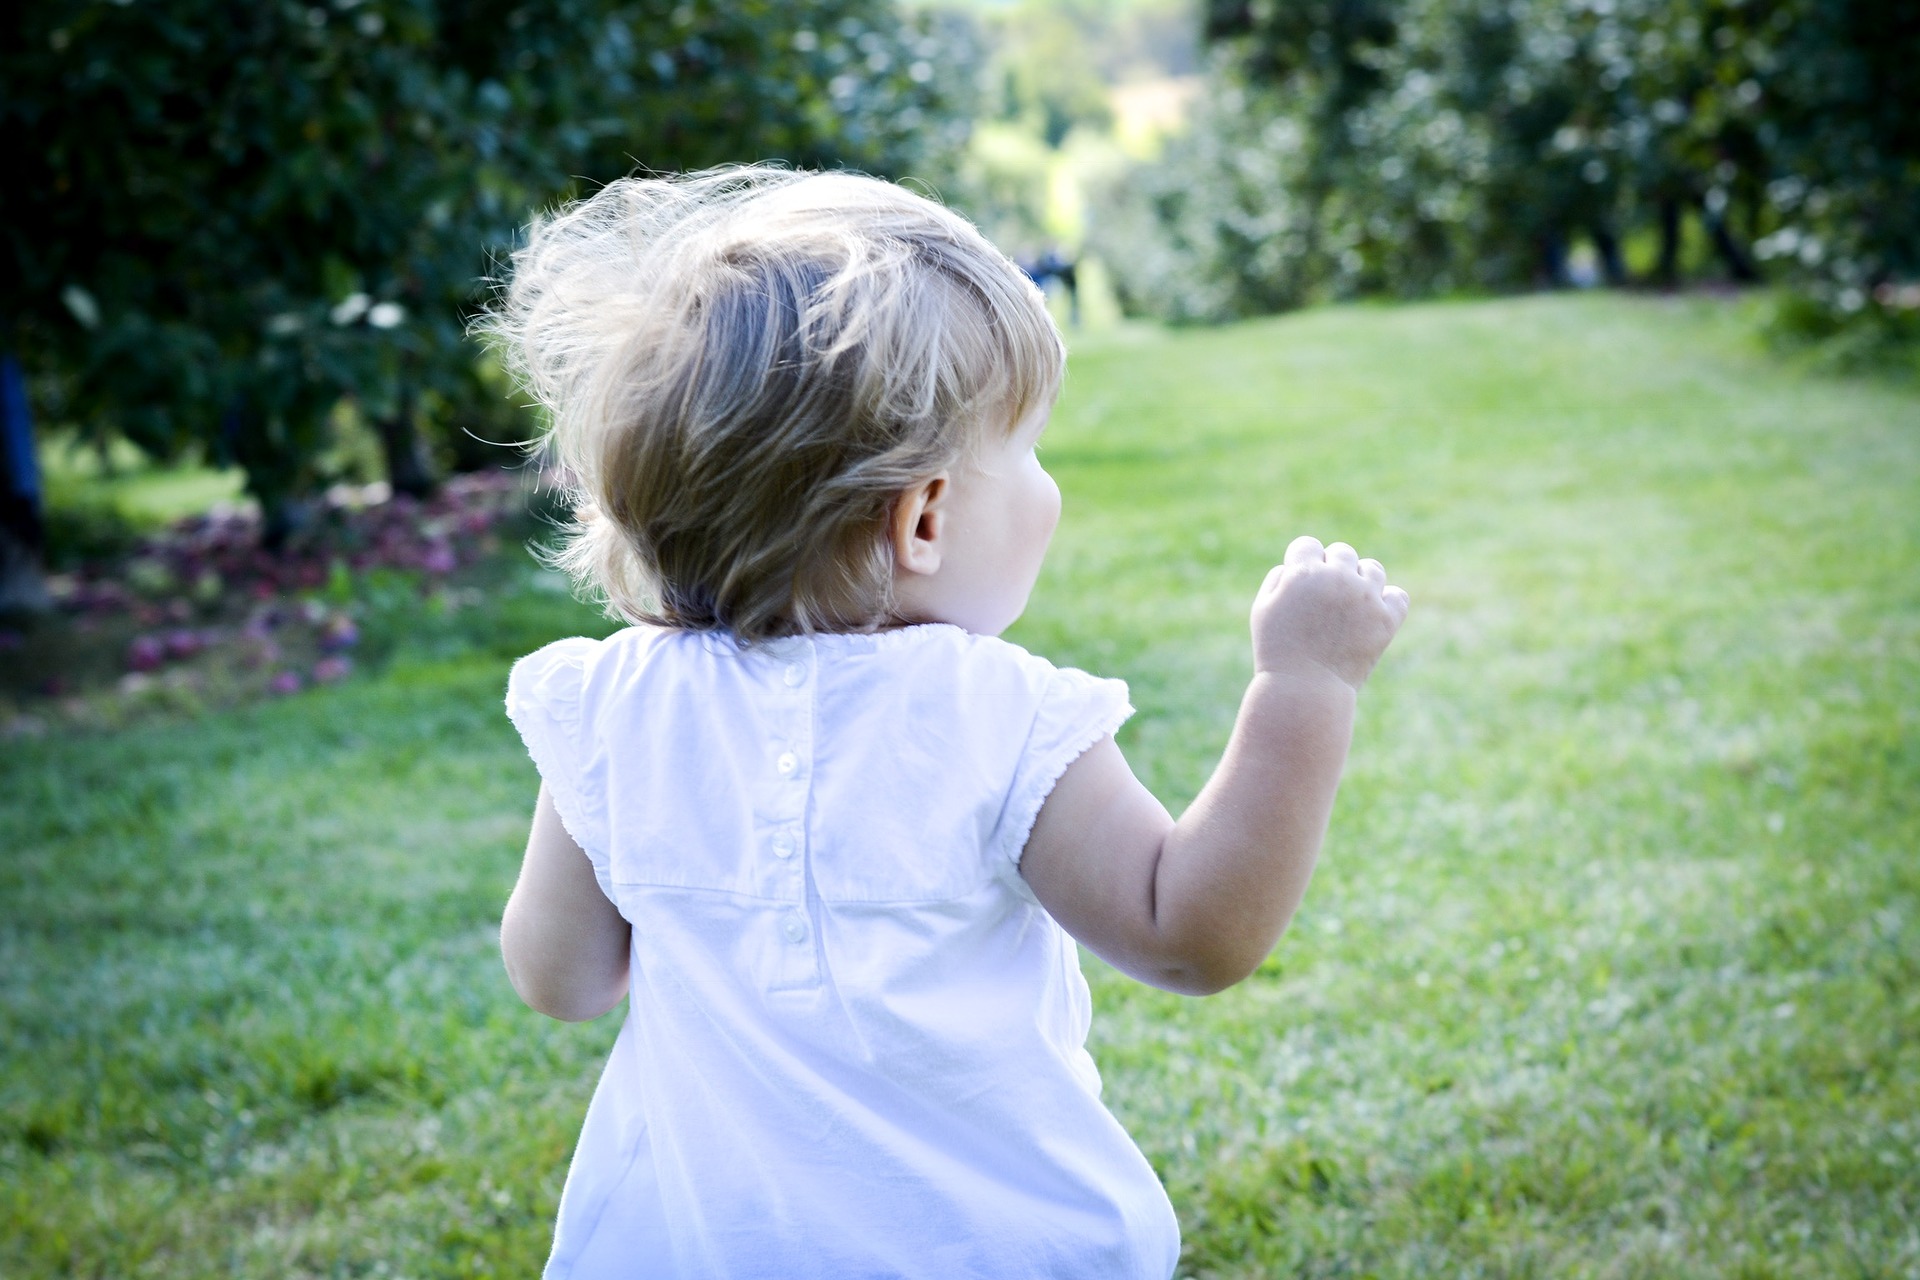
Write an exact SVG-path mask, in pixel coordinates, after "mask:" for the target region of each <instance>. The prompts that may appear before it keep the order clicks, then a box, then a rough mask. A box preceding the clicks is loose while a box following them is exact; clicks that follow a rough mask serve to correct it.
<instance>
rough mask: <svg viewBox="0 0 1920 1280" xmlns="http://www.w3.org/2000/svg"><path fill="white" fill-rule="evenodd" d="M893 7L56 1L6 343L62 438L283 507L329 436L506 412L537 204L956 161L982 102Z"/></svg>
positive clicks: (45, 34) (307, 487)
mask: <svg viewBox="0 0 1920 1280" xmlns="http://www.w3.org/2000/svg"><path fill="white" fill-rule="evenodd" d="M939 21H940V20H939V19H938V18H937V16H935V15H931V14H916V15H911V16H903V15H902V14H900V13H898V12H897V11H896V10H895V9H894V8H893V6H892V5H891V4H889V3H886V0H814V2H812V3H808V4H804V5H784V4H783V5H776V4H773V3H771V2H770V0H758V2H756V3H744V4H736V3H726V4H722V3H718V2H717V0H701V2H698V3H691V4H683V3H678V2H677V0H676V2H675V3H667V2H666V0H644V2H641V3H616V2H614V0H532V2H527V3H513V2H509V0H334V3H332V4H317V5H307V4H299V3H288V2H287V0H270V2H267V3H257V4H256V3H235V2H234V0H177V2H176V3H170V4H165V5H157V4H137V5H126V4H121V5H107V4H93V3H78V2H77V0H69V2H66V3H60V2H57V0H40V2H38V3H34V4H30V5H27V6H25V7H23V8H21V9H20V10H19V12H18V13H16V14H15V15H14V17H12V18H11V19H9V22H10V23H11V25H13V27H14V28H15V30H14V31H12V32H10V33H9V37H8V40H7V42H6V45H5V48H6V53H5V54H4V55H0V86H4V87H3V88H0V128H4V129H5V130H6V132H7V134H8V136H9V137H11V138H12V139H13V140H14V142H15V146H16V149H17V150H18V152H19V153H20V155H21V157H22V160H23V163H24V170H23V171H22V172H19V173H16V174H15V180H14V181H12V182H9V183H8V184H7V185H6V187H5V191H4V195H0V232H3V233H4V236H5V239H6V242H7V250H8V252H9V255H10V260H11V268H10V270H9V272H8V273H7V279H6V282H5V284H4V285H3V286H0V316H4V320H5V324H6V326H7V330H6V332H5V334H4V335H0V337H3V338H4V342H5V343H6V344H7V345H11V346H14V347H17V348H18V349H20V350H21V351H22V353H23V354H24V356H25V357H26V358H27V359H28V360H29V361H30V362H31V365H32V367H33V369H34V371H35V373H36V374H37V375H38V376H37V386H38V387H39V388H40V389H41V391H42V393H43V396H42V414H43V416H47V417H51V418H53V419H55V420H61V421H70V422H73V423H75V424H77V425H78V426H79V427H80V428H81V429H82V430H83V431H86V432H89V433H95V434H104V433H110V432H118V433H123V434H124V435H126V436H127V437H128V438H130V439H132V440H134V441H135V442H136V443H138V444H139V445H140V446H142V447H143V448H145V449H147V450H149V451H150V452H152V453H154V454H156V455H158V456H172V455H174V454H177V453H179V452H181V451H182V450H184V449H186V448H187V447H188V446H189V445H192V444H198V445H200V446H202V447H203V448H204V450H205V452H206V454H207V456H208V457H209V458H210V459H212V460H214V461H217V462H220V463H231V464H237V465H239V466H241V467H244V468H245V470H246V472H247V475H248V477H249V484H250V486H251V488H252V489H253V491H254V492H255V494H256V495H257V496H258V497H260V498H261V499H262V500H263V502H265V503H266V504H267V505H268V506H269V507H270V508H272V507H274V506H275V505H276V504H279V503H282V502H284V501H285V500H287V499H290V498H293V497H296V496H298V495H301V494H304V493H308V492H311V491H312V490H313V488H314V487H315V486H316V485H317V484H318V483H319V482H320V481H321V480H322V479H323V477H322V476H321V475H320V474H319V470H320V463H319V459H320V458H321V456H322V452H323V447H324V442H325V437H326V434H327V420H328V414H329V413H330V411H331V410H332V408H333V406H334V405H335V403H336V402H338V401H339V400H340V399H341V398H342V397H343V396H344V397H350V398H352V399H353V400H355V401H357V402H358V404H359V405H360V407H361V410H362V412H363V413H364V414H365V415H366V417H367V418H369V419H371V420H373V421H376V422H380V421H388V420H393V419H396V418H403V417H408V416H410V415H412V414H414V413H417V412H419V411H420V409H421V407H422V406H423V405H425V406H426V407H427V408H429V409H431V408H432V407H433V406H435V405H437V406H440V409H441V416H443V417H444V416H446V413H447V409H448V407H449V406H452V407H458V406H463V405H470V404H473V403H476V402H479V401H484V400H487V399H490V398H492V396H493V394H494V393H492V392H491V391H489V390H488V389H487V387H486V386H485V384H484V381H483V379H482V377H481V376H480V373H479V372H478V370H477V368H476V359H475V352H474V351H473V349H472V348H471V346H470V345H469V343H468V342H467V340H466V337H465V333H464V326H465V323H466V321H467V318H468V316H469V314H470V311H471V309H472V307H473V305H474V303H475V302H476V300H477V296H478V289H479V287H480V283H479V282H480V280H481V277H482V276H483V275H484V274H485V273H486V272H487V270H488V268H489V264H490V260H491V259H492V258H494V257H497V256H498V255H499V254H501V253H503V252H505V251H506V249H507V248H508V247H509V246H510V245H511V244H512V241H513V237H514V235H515V234H516V231H517V228H518V227H519V225H520V224H521V223H522V222H523V221H524V220H525V219H526V217H527V216H528V214H529V212H530V210H532V209H533V208H534V207H535V206H537V205H540V204H543V203H546V202H550V201H553V200H557V199H560V198H563V197H565V196H567V195H569V194H572V193H574V192H576V191H578V190H579V189H580V186H581V184H583V183H586V184H592V183H596V182H603V181H606V180H608V179H610V178H613V177H615V176H618V175H620V174H622V173H625V172H627V171H628V170H630V169H631V168H633V167H634V166H636V165H639V166H644V167H650V168H654V169H659V170H674V169H683V168H694V167H702V166H706V165H711V164H715V163H719V162H723V161H742V160H755V159H763V158H781V159H786V160H790V161H792V162H794V163H796V164H801V165H834V164H849V165H855V166H860V167H865V168H870V169H873V170H877V171H880V172H900V171H902V170H904V169H907V168H910V167H915V166H920V165H927V164H931V165H936V166H937V165H938V164H939V163H940V157H941V155H942V154H943V153H944V152H945V151H948V150H951V149H952V148H953V147H954V146H955V145H956V144H957V142H958V140H959V131H960V130H963V129H964V121H963V120H962V119H961V118H960V114H959V112H957V111H956V106H957V105H958V103H957V100H956V99H955V97H954V94H955V93H964V91H965V88H966V83H967V82H966V79H965V75H964V71H963V69H957V68H956V67H955V65H954V64H953V62H951V61H950V60H949V59H948V57H947V56H946V55H947V53H948V50H947V49H946V48H945V45H944V44H943V43H942V41H941V39H940V30H939Z"/></svg>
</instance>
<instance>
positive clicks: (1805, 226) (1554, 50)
mask: <svg viewBox="0 0 1920 1280" xmlns="http://www.w3.org/2000/svg"><path fill="white" fill-rule="evenodd" d="M1207 31H1208V35H1209V37H1210V38H1211V39H1213V40H1214V41H1215V42H1216V45H1217V47H1218V49H1219V50H1220V51H1221V52H1222V54H1223V70H1222V71H1221V73H1220V74H1219V76H1218V77H1217V80H1216V84H1215V86H1214V90H1213V101H1214V102H1215V104H1216V106H1215V108H1214V109H1213V110H1211V111H1209V112H1207V113H1204V114H1203V116H1202V120H1201V125H1200V129H1201V130H1202V131H1206V136H1204V137H1202V136H1196V137H1194V138H1193V139H1192V140H1191V141H1190V142H1189V144H1188V146H1187V147H1186V149H1185V152H1184V154H1177V155H1175V156H1173V157H1172V158H1171V159H1170V160H1169V161H1168V162H1166V163H1165V164H1164V165H1162V166H1161V167H1160V170H1159V171H1157V172H1156V171H1154V170H1148V171H1145V172H1142V173H1138V174H1136V175H1134V177H1133V178H1132V180H1131V183H1130V186H1131V188H1132V189H1133V195H1132V198H1131V199H1128V198H1126V197H1127V195H1128V193H1127V192H1121V193H1119V194H1120V195H1121V196H1122V198H1121V199H1120V200H1118V201H1117V202H1115V203H1114V204H1112V205H1109V206H1108V208H1109V220H1108V221H1109V228H1110V229H1111V228H1118V229H1119V230H1118V232H1117V240H1118V243H1114V242H1112V239H1113V237H1114V232H1113V231H1112V230H1109V232H1108V233H1107V236H1108V238H1109V239H1110V243H1109V244H1108V246H1107V256H1108V257H1109V259H1110V260H1111V261H1114V262H1115V264H1116V266H1117V267H1118V268H1119V273H1120V275H1121V281H1122V284H1123V285H1124V286H1127V287H1130V288H1132V289H1133V290H1134V292H1135V294H1136V295H1138V296H1140V297H1142V298H1152V299H1157V301H1155V302H1153V303H1150V305H1155V306H1158V307H1159V309H1160V310H1161V311H1162V312H1163V313H1166V314H1184V315H1188V316H1193V315H1199V314H1211V315H1214V316H1221V315H1231V314H1242V313H1244V312H1245V311H1247V310H1257V309H1263V308H1265V307H1269V306H1276V305H1279V306H1285V305H1298V304H1299V303H1301V302H1305V301H1308V300H1310V299H1312V298H1315V297H1322V296H1329V295H1333V296H1339V295H1350V294H1358V293H1376V292H1388V293H1400V294H1415V293H1424V292H1430V291H1433V290H1436V289H1448V288H1459V287H1463V286H1466V287H1483V288H1484V287H1492V288H1512V287H1519V286H1524V285H1527V284H1529V283H1536V284H1539V283H1544V284H1561V283H1565V282H1566V281H1567V279H1568V270H1567V263H1568V255H1567V249H1568V245H1569V243H1570V241H1571V240H1572V239H1573V238H1574V237H1575V236H1584V237H1585V238H1587V239H1588V240H1589V241H1590V242H1591V243H1592V245H1593V246H1594V248H1595V249H1596V250H1597V256H1598V258H1599V261H1600V265H1601V269H1602V274H1603V276H1604V278H1605V279H1606V280H1607V281H1608V282H1609V283H1616V284H1617V283H1623V282H1625V281H1626V279H1627V275H1628V271H1627V262H1626V254H1625V252H1624V247H1623V246H1624V242H1625V241H1626V239H1627V238H1628V236H1629V235H1630V234H1632V233H1634V232H1636V231H1651V232H1652V235H1653V237H1654V239H1655V241H1656V242H1657V245H1658V248H1657V251H1656V254H1655V260H1654V264H1653V271H1652V275H1653V277H1654V278H1655V279H1657V280H1659V281H1661V282H1663V283H1667V284H1672V283H1675V282H1677V280H1678V277H1679V274H1680V269H1681V263H1680V252H1679V251H1680V245H1681V230H1682V226H1683V223H1684V220H1685V219H1686V218H1687V217H1689V216H1694V217H1697V218H1698V219H1699V221H1700V224H1701V226H1702V228H1703V229H1704V230H1705V232H1706V235H1707V238H1708V240H1709V242H1710V243H1711V245H1712V246H1713V249H1714V252H1715V254H1716V256H1717V257H1718V259H1719V261H1720V264H1721V268H1722V270H1723V271H1724V272H1725V274H1726V276H1727V277H1728V278H1730V279H1733V280H1735V281H1743V282H1744V281H1750V280H1755V279H1759V278H1760V277H1761V275H1762V274H1763V268H1764V266H1765V264H1767V263H1769V262H1771V263H1772V264H1774V265H1773V266H1772V268H1771V270H1772V273H1773V274H1774V276H1775V277H1776V278H1783V279H1786V280H1789V281H1792V282H1796V283H1797V284H1798V285H1799V287H1801V288H1803V289H1804V290H1806V291H1807V292H1808V293H1809V295H1810V296H1811V297H1813V298H1815V299H1816V300H1819V301H1821V304H1822V305H1824V306H1826V307H1827V308H1828V310H1829V311H1830V312H1832V313H1834V314H1842V313H1847V312H1867V313H1872V312H1874V311H1875V309H1876V308H1878V309H1882V310H1884V308H1885V307H1887V306H1894V305H1897V306H1900V307H1907V305H1908V304H1907V302H1905V301H1898V300H1903V299H1912V298H1914V297H1915V296H1917V295H1920V290H1915V291H1912V292H1909V291H1908V290H1906V289H1904V288H1895V287H1894V286H1895V285H1896V284H1897V283H1898V282H1900V281H1911V280H1912V279H1913V278H1914V276H1915V274H1916V273H1920V123H1917V122H1920V77H1915V76H1913V75H1912V74H1911V68H1912V67H1913V66H1914V65H1915V63H1916V62H1917V61H1920V5H1915V4H1914V3H1913V0H1574V2H1573V3H1566V2H1564V0H1303V2H1302V3H1297V4H1281V5H1253V4H1248V3H1244V2H1242V0H1215V2H1214V3H1213V4H1211V5H1210V7H1209V8H1208V10H1207ZM1229 104H1230V105H1229ZM1261 173H1266V174H1269V175H1271V178H1272V181H1271V182H1268V183H1266V184H1265V185H1264V186H1263V185H1262V184H1261V183H1260V182H1257V181H1255V182H1250V181H1249V180H1248V178H1249V175H1258V174H1261ZM1245 228H1252V229H1254V230H1255V231H1256V232H1258V233H1260V234H1261V235H1262V236H1264V237H1266V238H1264V239H1260V240H1258V241H1250V240H1246V239H1245V238H1244V236H1243V234H1242V232H1243V229H1245ZM1143 229H1157V232H1158V234H1159V237H1160V239H1161V240H1162V241H1164V242H1167V243H1171V244H1174V245H1177V246H1183V248H1181V249H1180V252H1179V254H1177V255H1176V257H1179V258H1184V262H1183V263H1182V264H1180V265H1175V264H1174V263H1173V262H1170V261H1169V260H1168V257H1167V254H1165V253H1164V252H1162V253H1161V254H1159V255H1158V256H1156V255H1155V254H1154V253H1152V252H1148V251H1146V250H1145V249H1144V248H1142V247H1141V245H1140V243H1139V241H1140V239H1141V236H1142V235H1143V234H1151V231H1143ZM1276 245H1279V246H1281V251H1280V252H1276V251H1275V246H1276ZM1149 274H1151V275H1152V279H1151V280H1148V279H1146V276H1147V275H1149ZM1188 280H1192V281H1195V282H1197V283H1191V284H1188V283H1184V282H1185V281H1188ZM1174 295H1179V296H1178V297H1177V298H1176V297H1175V296H1174ZM1888 299H1893V300H1896V301H1892V302H1889V301H1886V300H1888ZM1908 309H1916V308H1911V307H1909V308H1908Z"/></svg>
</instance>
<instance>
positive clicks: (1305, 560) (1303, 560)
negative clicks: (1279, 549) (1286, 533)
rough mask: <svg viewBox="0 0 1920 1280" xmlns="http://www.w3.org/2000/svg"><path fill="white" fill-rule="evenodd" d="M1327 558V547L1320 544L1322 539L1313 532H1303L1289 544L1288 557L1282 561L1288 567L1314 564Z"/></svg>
mask: <svg viewBox="0 0 1920 1280" xmlns="http://www.w3.org/2000/svg"><path fill="white" fill-rule="evenodd" d="M1326 558H1327V549H1326V548H1325V547H1323V546H1321V545H1320V539H1318V538H1316V537H1313V536H1312V535H1311V534H1305V533H1303V534H1301V535H1300V536H1299V537H1297V538H1295V539H1294V540H1293V541H1292V542H1289V543H1288V544H1287V554H1286V558H1285V559H1283V560H1282V561H1281V562H1280V563H1281V564H1282V565H1283V566H1284V567H1287V568H1297V567H1298V566H1300V565H1305V564H1314V563H1317V562H1319V561H1321V560H1325V559H1326Z"/></svg>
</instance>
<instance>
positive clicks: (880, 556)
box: [482, 166, 1064, 642]
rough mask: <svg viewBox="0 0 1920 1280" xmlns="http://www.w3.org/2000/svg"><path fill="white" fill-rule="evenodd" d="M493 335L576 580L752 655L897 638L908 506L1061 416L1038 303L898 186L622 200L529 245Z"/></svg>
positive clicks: (756, 176)
mask: <svg viewBox="0 0 1920 1280" xmlns="http://www.w3.org/2000/svg"><path fill="white" fill-rule="evenodd" d="M482 329H483V330H484V331H486V332H487V333H489V334H490V335H491V336H493V337H494V338H495V339H496V340H497V341H499V342H500V343H501V345H502V346H503V347H504V350H505V352H506V355H507V358H508V361H509V364H510V366H511V367H512V368H513V369H514V371H515V372H516V373H517V374H518V376H519V377H520V378H521V380H522V382H523V383H524V385H526V386H527V388H528V389H529V390H530V391H531V392H532V393H533V394H534V395H535V396H536V397H537V399H538V401H539V403H540V405H541V406H542V408H543V409H544V410H545V412H546V415H547V419H548V423H549V427H550V430H551V439H552V443H553V445H554V447H555V449H556V451H557V454H558V458H559V460H560V461H561V463H562V464H563V465H564V466H565V467H566V468H567V470H568V471H569V472H570V473H571V475H572V477H573V480H574V483H575V485H576V487H577V492H576V494H575V500H576V521H575V524H574V527H573V528H572V530H571V531H570V533H569V540H568V542H567V543H566V544H565V546H564V548H563V549H562V551H561V552H560V553H559V555H558V557H557V558H558V561H559V563H560V564H561V565H562V566H563V567H564V568H566V569H567V570H568V571H569V572H570V573H572V574H573V575H574V576H575V577H576V579H578V580H581V581H584V582H586V583H587V584H589V585H590V586H591V587H593V588H594V589H596V590H598V591H599V592H602V593H604V595H605V597H606V599H607V601H608V603H609V604H610V605H611V606H612V608H613V609H615V610H616V611H617V612H618V613H620V614H621V615H622V616H624V617H626V618H627V619H629V620H630V621H636V622H656V623H661V624H665V625H668V626H675V627H689V628H699V629H709V628H720V629H725V630H727V631H730V632H732V633H733V634H734V635H735V636H736V637H738V638H739V639H741V640H743V641H747V642H751V641H754V640H758V639H762V638H766V637H770V636H776V635H784V634H791V633H795V632H806V631H836V630H869V629H872V628H875V627H879V626H883V625H885V624H886V623H887V622H888V621H889V620H890V618H891V606H892V601H891V593H890V588H891V583H892V565H891V553H890V551H889V547H888V542H887V539H886V537H885V528H886V521H887V516H888V512H889V509H890V507H891V504H892V502H893V500H894V498H895V497H896V496H897V495H898V494H899V493H900V492H901V491H902V490H904V489H906V488H907V487H908V486H910V485H911V484H913V483H915V482H916V481H919V480H923V479H925V478H927V477H928V476H931V475H933V474H935V473H936V472H938V471H940V470H941V469H942V468H944V467H947V466H949V465H952V464H953V463H954V462H955V461H956V460H957V459H959V458H960V457H961V456H962V455H963V454H964V453H965V452H966V451H967V449H968V447H969V446H970V445H971V444H972V443H973V442H974V441H975V440H979V439H982V438H984V437H985V436H986V435H989V434H991V433H997V432H1005V431H1010V430H1012V429H1013V428H1014V427H1015V425H1016V424H1018V423H1020V422H1023V421H1026V420H1027V419H1028V417H1029V415H1030V414H1031V413H1033V412H1034V411H1036V410H1038V409H1041V408H1043V407H1044V406H1046V405H1048V404H1050V403H1051V401H1052V399H1053V397H1054V395H1055V393H1056V392H1057V391H1058V388H1059V383H1060V376H1061V370H1062V366H1063V359H1064V351H1063V348H1062V346H1061V342H1060V336H1059V332H1058V330H1057V329H1056V328H1055V327H1054V324H1053V321H1052V319H1051V317H1049V316H1048V314H1047V311H1046V306H1045V302H1044V299H1043V298H1042V297H1041V296H1040V294H1039V292H1038V290H1036V289H1035V288H1034V286H1033V284H1032V282H1031V281H1029V280H1028V279H1027V278H1026V276H1025V275H1024V274H1022V273H1021V272H1020V270H1019V269H1018V268H1017V267H1015V266H1014V265H1013V264H1012V262H1010V261H1009V260H1008V259H1007V258H1006V256H1005V255H1003V254H1002V253H1000V252H999V251H998V250H997V249H995V248H994V247H993V246H992V245H991V244H989V243H988V242H987V241H986V240H985V238H983V237H982V236H981V235H980V234H979V232H978V231H976V230H975V229H974V228H973V227H972V226H971V225H970V224H969V223H968V222H966V221H965V220H964V219H963V218H961V217H959V216H958V215H956V214H954V213H952V212H950V211H948V210H946V209H944V208H942V207H941V206H939V205H937V204H935V203H933V202H932V201H930V200H927V199H924V198H922V197H920V196H917V195H914V194H913V193H911V192H909V191H906V190H904V189H902V188H900V187H897V186H893V185H891V184H889V183H885V182H881V181H878V180H876V179H873V178H866V177H861V176H858V175H853V174H840V173H831V174H807V173H794V172H791V171H787V170H783V169H774V168H768V167H760V166H756V167H749V168H732V169H720V170H713V171H709V172H706V173H697V174H691V175H687V176H684V177H678V178H628V179H623V180H621V181H618V182H615V183H613V184H611V185H609V186H607V187H605V188H603V189H602V190H601V191H599V192H598V193H596V194H595V195H594V196H592V197H591V198H590V199H587V200H584V201H582V202H580V203H578V204H575V205H572V206H570V207H568V208H565V209H562V210H560V211H559V212H557V213H555V214H553V215H552V216H549V217H546V218H543V219H541V220H540V221H538V222H536V223H535V224H534V226H533V228H532V230H531V232H530V233H529V237H528V243H527V245H526V247H525V248H524V249H523V250H521V251H520V252H519V253H517V254H515V255H514V266H513V276H512V279H511V281H510V283H509V285H508V286H507V289H506V291H505V294H504V297H503V299H502V301H501V304H500V305H499V306H498V307H497V308H496V310H495V311H494V313H493V314H492V315H490V316H489V317H488V318H487V320H486V321H485V322H484V323H483V325H482Z"/></svg>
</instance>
